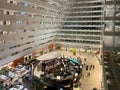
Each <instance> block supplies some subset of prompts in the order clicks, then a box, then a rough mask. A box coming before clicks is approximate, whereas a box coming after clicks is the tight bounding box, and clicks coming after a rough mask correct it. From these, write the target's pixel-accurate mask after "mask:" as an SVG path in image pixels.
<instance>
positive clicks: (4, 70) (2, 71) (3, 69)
mask: <svg viewBox="0 0 120 90" xmlns="http://www.w3.org/2000/svg"><path fill="white" fill-rule="evenodd" d="M8 72H9V68H7V67H3V68H2V69H1V70H0V74H3V75H8Z"/></svg>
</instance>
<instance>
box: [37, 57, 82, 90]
mask: <svg viewBox="0 0 120 90" xmlns="http://www.w3.org/2000/svg"><path fill="white" fill-rule="evenodd" d="M55 60H57V61H56V62H57V64H56V63H54V62H53V61H55ZM55 60H51V61H52V62H50V60H47V61H44V62H41V65H42V67H41V68H42V69H41V70H42V71H41V72H42V73H41V74H39V75H40V76H39V78H46V79H47V80H48V82H47V84H45V85H43V86H44V87H43V88H44V90H53V89H54V90H73V87H77V86H78V84H79V85H80V82H79V80H80V78H81V76H82V61H81V59H80V57H78V58H77V59H74V58H72V57H67V58H66V57H64V56H63V57H58V58H55ZM48 61H49V63H50V64H48V63H47V64H46V62H48ZM38 65H40V64H38ZM49 67H53V68H52V70H50V71H49V70H48V69H46V68H49ZM35 76H38V74H37V75H35Z"/></svg>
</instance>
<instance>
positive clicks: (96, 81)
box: [62, 51, 102, 90]
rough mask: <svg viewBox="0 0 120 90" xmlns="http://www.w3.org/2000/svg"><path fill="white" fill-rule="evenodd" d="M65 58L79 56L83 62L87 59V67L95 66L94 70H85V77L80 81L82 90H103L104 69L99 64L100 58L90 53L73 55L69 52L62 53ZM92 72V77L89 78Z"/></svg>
mask: <svg viewBox="0 0 120 90" xmlns="http://www.w3.org/2000/svg"><path fill="white" fill-rule="evenodd" d="M63 54H64V56H72V57H74V58H77V57H78V56H79V57H81V59H82V61H84V58H86V62H85V63H86V64H87V65H89V66H90V65H91V64H92V65H94V66H95V68H94V69H93V70H87V71H86V69H85V67H84V69H83V77H82V79H81V80H80V82H81V87H80V88H81V90H92V89H93V88H97V89H98V90H101V89H100V88H101V80H102V67H101V66H100V64H99V61H98V58H97V57H96V56H95V55H93V54H90V53H80V54H77V55H75V56H74V55H73V54H72V53H71V52H68V51H62V55H63ZM88 72H90V76H89V77H87V73H88Z"/></svg>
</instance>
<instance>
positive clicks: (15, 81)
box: [0, 64, 29, 90]
mask: <svg viewBox="0 0 120 90" xmlns="http://www.w3.org/2000/svg"><path fill="white" fill-rule="evenodd" d="M7 70H8V71H7ZM28 73H29V70H28V69H27V68H26V66H24V65H22V64H20V65H18V66H16V67H11V68H8V67H3V69H1V73H0V85H1V88H0V90H29V89H27V88H26V87H25V86H24V84H23V77H24V76H26V75H27V74H28Z"/></svg>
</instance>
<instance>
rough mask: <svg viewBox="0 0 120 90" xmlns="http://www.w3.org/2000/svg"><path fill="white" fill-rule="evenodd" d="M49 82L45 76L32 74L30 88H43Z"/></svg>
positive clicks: (39, 89) (34, 89) (35, 89)
mask: <svg viewBox="0 0 120 90" xmlns="http://www.w3.org/2000/svg"><path fill="white" fill-rule="evenodd" d="M48 82H49V80H48V79H47V78H46V77H41V78H38V77H36V76H33V80H32V89H33V90H43V88H44V86H45V85H46V84H47V83H48Z"/></svg>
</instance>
